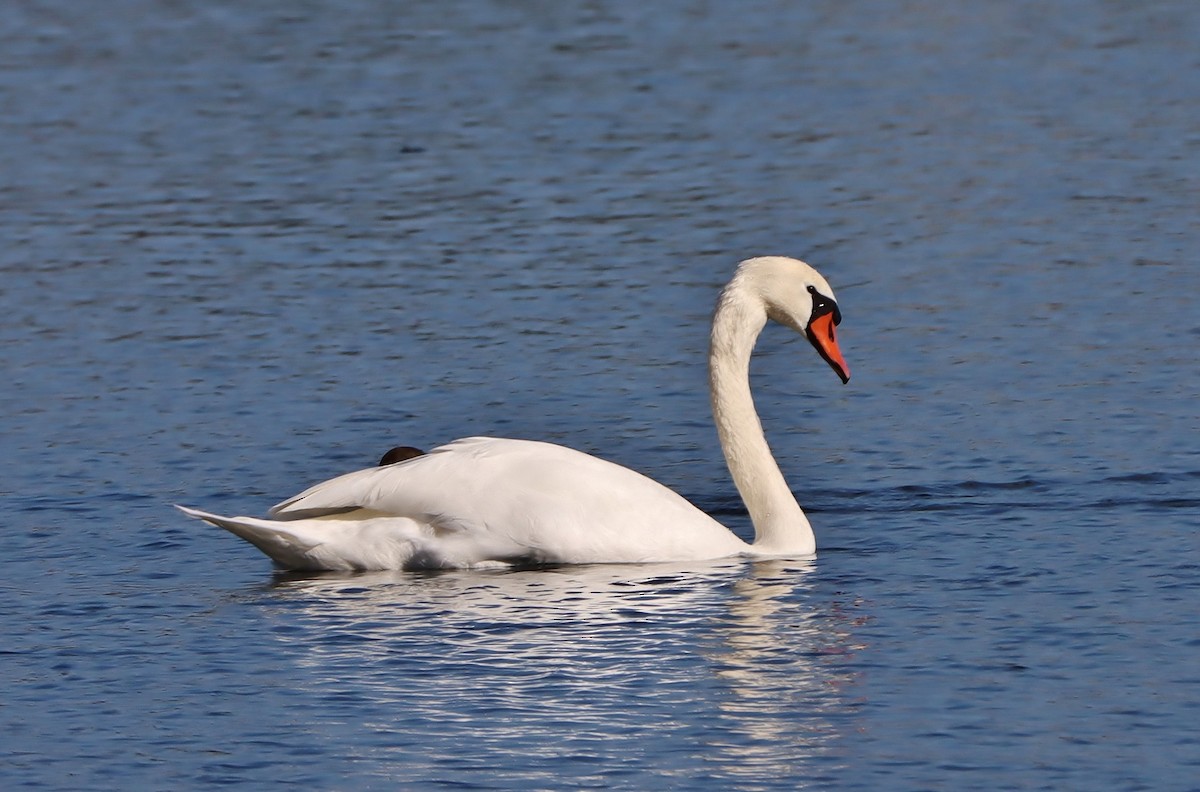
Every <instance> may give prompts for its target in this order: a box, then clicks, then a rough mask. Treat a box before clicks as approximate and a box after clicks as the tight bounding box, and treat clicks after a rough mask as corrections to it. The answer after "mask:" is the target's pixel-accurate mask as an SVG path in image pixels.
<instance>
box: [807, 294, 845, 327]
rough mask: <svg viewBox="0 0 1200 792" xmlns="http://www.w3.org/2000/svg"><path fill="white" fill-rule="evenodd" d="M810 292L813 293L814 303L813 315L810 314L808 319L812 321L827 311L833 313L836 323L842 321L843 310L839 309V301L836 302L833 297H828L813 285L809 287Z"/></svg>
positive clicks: (838, 323)
mask: <svg viewBox="0 0 1200 792" xmlns="http://www.w3.org/2000/svg"><path fill="white" fill-rule="evenodd" d="M808 293H809V294H811V295H812V304H813V307H812V316H810V317H809V319H808V320H809V321H810V322H811V321H812V320H813V319H816V318H817V317H818V316H824V315H825V314H827V313H832V314H833V323H834V325H840V324H841V323H842V312H841V311H840V310H839V309H838V306H837V303H835V302H834V301H833V300H832V299H831V298H829V297H826V296H825V295H824V294H821V293H820V292H819V291H817V290H816V288H815V287H813V286H809V287H808Z"/></svg>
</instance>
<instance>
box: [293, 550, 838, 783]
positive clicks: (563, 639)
mask: <svg viewBox="0 0 1200 792" xmlns="http://www.w3.org/2000/svg"><path fill="white" fill-rule="evenodd" d="M815 568H816V567H815V562H813V561H757V562H748V561H739V560H728V559H727V560H722V561H718V562H709V563H702V564H697V563H690V564H653V565H595V566H565V567H557V568H546V569H537V570H525V571H494V572H487V571H468V570H463V571H448V572H441V573H407V572H375V573H360V574H344V573H319V574H315V575H313V574H307V575H304V574H297V573H281V574H280V575H278V576H277V578H276V580H275V583H274V586H273V589H272V591H271V592H270V594H271V597H272V601H273V602H275V603H277V604H278V605H280V606H281V607H282V608H283V610H284V611H285V612H282V613H281V614H280V615H281V621H284V620H285V621H286V622H287V623H288V626H287V629H280V630H278V631H276V633H275V634H276V636H277V637H278V638H279V640H281V641H284V642H285V643H288V644H290V645H291V648H293V649H294V650H296V651H297V652H298V663H299V665H300V666H301V669H300V670H301V671H302V672H303V673H301V674H298V675H297V676H298V677H300V680H299V684H301V685H304V686H306V689H305V690H303V691H301V692H302V693H303V694H304V695H310V696H316V697H317V698H318V699H323V700H324V701H326V702H328V703H329V704H331V705H333V706H346V707H347V712H346V713H345V717H344V721H345V722H347V723H351V722H363V719H364V718H365V719H366V720H367V721H369V722H367V723H365V724H364V726H365V728H368V729H369V730H371V731H372V732H373V735H374V739H373V743H374V750H375V751H376V752H380V751H382V752H385V753H389V754H394V755H395V757H394V758H395V761H396V762H398V763H403V764H404V766H405V768H406V772H410V773H411V772H416V773H417V776H415V777H411V778H410V780H416V779H417V778H420V777H421V776H420V771H421V767H422V766H425V767H426V772H427V773H430V774H436V773H440V774H441V776H439V777H443V778H444V777H445V773H447V772H454V773H457V774H458V777H460V778H461V777H462V774H463V773H466V774H468V775H469V774H470V773H472V772H479V771H480V763H481V762H482V763H484V764H487V765H488V766H489V767H491V768H492V770H491V771H490V772H493V773H495V772H499V771H496V770H495V768H498V767H500V768H503V767H509V768H513V772H514V773H515V772H516V771H517V769H518V768H519V771H520V774H523V775H524V777H526V778H534V777H536V776H537V773H538V769H539V768H542V769H544V770H545V772H546V773H547V775H546V778H547V779H552V777H553V775H554V773H556V772H557V773H561V772H562V771H563V764H562V763H563V762H571V763H573V762H579V761H584V762H587V763H590V764H591V765H592V770H593V771H595V770H596V769H598V768H600V767H602V766H605V765H607V764H608V763H610V762H616V763H618V764H619V766H620V767H622V768H625V769H627V770H630V771H632V770H634V768H639V769H642V770H643V771H644V768H645V767H647V766H651V767H652V766H655V765H656V764H658V763H661V762H662V761H667V762H668V763H669V764H670V766H671V767H672V768H675V769H676V770H682V769H683V768H682V765H686V764H689V763H690V766H691V770H690V771H691V772H703V773H705V774H708V775H716V776H725V777H727V778H729V779H730V781H731V782H736V781H737V780H738V779H739V777H740V778H741V779H742V780H744V781H747V782H749V781H750V776H754V777H755V778H758V779H761V778H763V777H764V774H766V777H774V778H790V777H791V776H793V775H795V776H797V777H798V778H800V779H803V778H804V775H805V774H806V773H807V772H811V763H812V762H813V761H814V760H817V759H822V758H823V761H825V762H826V763H828V762H829V761H830V760H832V761H834V762H837V758H836V755H837V753H838V751H837V747H836V743H837V738H838V735H839V731H840V730H841V729H844V728H846V727H845V725H844V724H846V723H847V722H848V721H852V720H853V718H852V717H847V715H848V714H851V713H852V710H853V709H854V706H855V705H854V702H853V700H852V693H851V690H850V688H852V687H853V684H852V683H853V682H854V671H853V669H852V663H851V662H850V658H851V656H852V655H853V653H854V652H855V651H856V650H857V648H858V647H856V646H855V645H854V636H853V632H854V628H855V625H856V619H855V617H856V616H858V614H857V613H853V614H850V615H846V613H845V612H844V610H843V608H846V607H848V608H853V605H850V606H846V605H845V604H844V603H834V604H833V605H831V604H830V603H829V602H828V601H824V600H820V599H819V598H817V597H815V596H814V591H813V587H812V583H811V582H810V578H811V577H812V573H813V572H814V570H815ZM297 614H300V615H301V618H299V619H298V618H297ZM334 717H335V718H336V717H337V714H336V713H335V714H334ZM831 752H832V753H831ZM685 757H686V759H685ZM681 763H682V764H681ZM827 766H828V764H827ZM531 774H532V775H531ZM427 777H430V778H432V777H433V775H428V776H427ZM397 778H398V779H399V778H400V776H399V775H398V776H397Z"/></svg>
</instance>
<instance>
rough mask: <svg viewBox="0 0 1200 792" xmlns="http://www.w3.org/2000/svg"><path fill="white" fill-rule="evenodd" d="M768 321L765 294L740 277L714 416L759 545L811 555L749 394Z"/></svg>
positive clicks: (722, 344) (808, 532) (725, 327)
mask: <svg viewBox="0 0 1200 792" xmlns="http://www.w3.org/2000/svg"><path fill="white" fill-rule="evenodd" d="M766 322H767V311H766V306H765V305H764V304H763V301H762V299H761V298H760V297H759V296H758V295H757V294H756V293H755V292H754V291H753V290H752V289H751V288H750V287H749V285H748V284H747V283H745V281H744V280H742V279H741V278H734V280H733V281H732V282H731V283H730V284H729V285H728V286H727V287H726V288H725V291H724V292H723V293H722V294H721V299H720V302H719V303H718V304H717V311H716V314H715V315H714V317H713V327H712V341H711V346H710V347H709V355H708V367H709V368H708V372H709V387H710V389H711V394H712V408H713V419H714V420H715V422H716V425H717V435H718V436H719V437H720V440H721V449H722V450H723V451H724V452H725V461H726V463H727V464H728V465H729V473H730V475H732V476H733V481H734V483H735V484H736V485H737V488H738V492H740V493H741V495H742V500H743V501H744V502H745V504H746V508H747V510H748V511H749V512H750V519H751V521H752V522H753V523H754V549H755V550H757V551H761V552H763V553H770V554H780V555H783V554H795V555H809V554H811V553H814V552H816V540H815V539H814V537H813V532H812V528H811V527H810V526H809V524H808V518H807V517H805V516H804V512H803V511H802V510H801V509H800V504H798V503H796V499H795V497H793V496H792V492H791V490H790V489H789V488H788V485H787V482H786V481H785V480H784V478H783V473H781V472H780V470H779V465H777V464H776V463H775V458H774V456H772V454H771V449H770V447H769V446H768V445H767V439H766V437H765V436H764V435H763V429H762V423H761V422H760V421H759V419H758V413H757V412H755V409H754V399H753V398H752V397H751V395H750V353H751V352H752V351H753V350H754V342H755V340H756V339H757V338H758V335H759V333H761V332H762V329H763V326H764V325H765V324H766Z"/></svg>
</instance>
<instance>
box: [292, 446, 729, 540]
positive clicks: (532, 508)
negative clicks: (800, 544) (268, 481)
mask: <svg viewBox="0 0 1200 792" xmlns="http://www.w3.org/2000/svg"><path fill="white" fill-rule="evenodd" d="M349 509H366V510H369V511H371V512H376V513H382V514H388V515H395V516H401V517H409V518H411V519H414V520H418V521H420V522H422V523H426V524H429V525H431V526H435V527H436V528H437V531H438V533H439V534H440V536H441V538H442V540H443V541H446V542H456V541H462V542H478V541H480V540H481V539H484V538H487V540H488V541H500V542H502V543H503V544H505V545H509V544H511V545H515V546H519V547H522V548H524V549H525V550H526V551H527V552H528V554H529V556H530V557H532V558H538V559H541V560H548V561H569V562H590V561H649V560H664V559H686V558H714V557H720V556H723V555H731V554H734V553H738V552H741V551H743V550H744V549H745V548H746V545H745V543H744V542H742V541H741V540H740V539H738V538H737V537H735V536H733V534H731V533H730V532H729V531H728V530H727V529H725V528H724V527H722V526H721V525H720V524H719V523H717V522H716V521H714V520H713V519H712V518H710V517H709V516H708V515H706V514H704V513H703V512H701V511H700V510H699V509H697V508H696V507H695V506H693V505H692V504H690V503H689V502H688V501H687V500H685V499H684V498H683V497H681V496H680V495H678V494H676V493H675V492H673V491H671V490H670V489H668V488H666V487H664V486H662V485H661V484H659V483H657V482H655V481H653V480H652V479H649V478H647V477H646V476H643V475H641V474H640V473H636V472H634V471H632V470H630V469H628V468H625V467H622V466H620V465H616V464H614V463H612V462H608V461H605V460H602V459H599V458H597V457H593V456H590V455H588V454H584V453H581V452H579V451H575V450H573V449H569V448H565V447H563V446H558V445H553V444H550V443H539V442H534V441H528V440H509V439H503V438H483V437H473V438H466V439H463V440H457V441H455V442H453V443H449V444H447V445H444V446H441V447H439V448H435V449H434V450H432V451H430V452H429V453H428V454H426V455H424V456H420V457H416V458H414V459H410V460H408V461H405V462H401V463H399V464H395V465H390V466H387V467H380V468H370V469H367V470H360V471H358V472H355V473H349V474H347V475H344V476H339V477H338V478H335V479H331V480H329V481H326V482H323V483H321V484H317V485H316V486H314V487H311V488H309V489H307V490H305V491H304V492H302V493H300V494H299V495H296V496H295V497H293V498H289V499H288V500H286V501H283V502H282V503H280V504H278V505H277V506H275V507H274V508H273V509H272V510H271V514H272V515H273V516H274V517H275V518H276V519H282V520H291V519H297V518H304V517H311V516H315V515H320V514H333V513H337V512H339V511H343V510H349Z"/></svg>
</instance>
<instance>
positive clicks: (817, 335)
mask: <svg viewBox="0 0 1200 792" xmlns="http://www.w3.org/2000/svg"><path fill="white" fill-rule="evenodd" d="M807 335H808V340H809V342H810V343H811V344H812V345H813V346H814V347H816V349H817V351H818V352H820V353H821V357H823V358H825V362H826V363H828V364H829V365H830V366H831V367H832V368H833V370H834V371H835V372H836V373H837V375H838V376H839V377H841V378H842V383H843V384H844V383H847V382H849V381H850V367H849V366H847V365H846V359H845V358H843V357H842V350H840V349H838V342H837V333H836V331H835V330H834V325H833V313H827V314H822V315H820V316H817V317H814V318H813V320H812V321H811V322H809V323H808V332H807Z"/></svg>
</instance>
